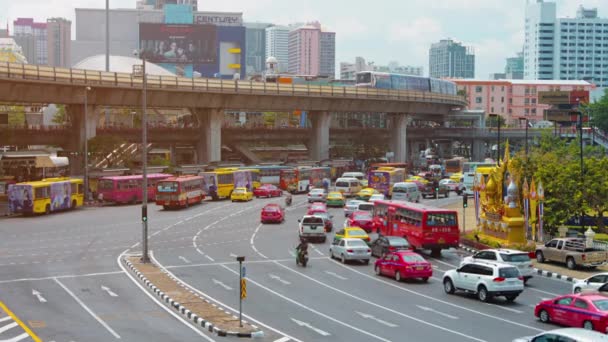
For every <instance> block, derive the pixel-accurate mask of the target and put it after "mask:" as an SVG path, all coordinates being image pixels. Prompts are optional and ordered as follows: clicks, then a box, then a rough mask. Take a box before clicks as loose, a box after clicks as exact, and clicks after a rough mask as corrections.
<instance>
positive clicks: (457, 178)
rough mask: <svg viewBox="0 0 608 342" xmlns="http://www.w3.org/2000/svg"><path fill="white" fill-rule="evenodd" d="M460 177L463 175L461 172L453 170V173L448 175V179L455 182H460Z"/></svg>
mask: <svg viewBox="0 0 608 342" xmlns="http://www.w3.org/2000/svg"><path fill="white" fill-rule="evenodd" d="M462 177H463V175H462V172H455V173H452V175H451V176H450V179H451V180H453V181H454V182H456V183H460V182H462Z"/></svg>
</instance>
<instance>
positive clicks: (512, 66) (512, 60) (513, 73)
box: [505, 52, 524, 80]
mask: <svg viewBox="0 0 608 342" xmlns="http://www.w3.org/2000/svg"><path fill="white" fill-rule="evenodd" d="M505 74H506V78H508V79H512V80H521V79H523V78H524V53H523V52H518V53H517V57H509V58H507V65H506V66H505Z"/></svg>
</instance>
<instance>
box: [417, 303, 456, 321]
mask: <svg viewBox="0 0 608 342" xmlns="http://www.w3.org/2000/svg"><path fill="white" fill-rule="evenodd" d="M416 306H417V307H418V308H419V309H420V310H424V311H429V312H433V313H436V314H438V315H439V316H443V317H447V318H449V319H458V316H453V315H449V314H446V313H444V312H441V311H437V310H435V309H433V308H429V307H426V306H422V305H416Z"/></svg>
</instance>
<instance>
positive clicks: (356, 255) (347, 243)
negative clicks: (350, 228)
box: [329, 238, 372, 265]
mask: <svg viewBox="0 0 608 342" xmlns="http://www.w3.org/2000/svg"><path fill="white" fill-rule="evenodd" d="M329 256H330V257H331V258H332V259H333V258H338V259H340V260H341V261H342V263H343V264H345V263H346V262H347V261H349V260H361V261H363V262H364V263H365V264H366V265H367V264H369V259H371V257H372V250H371V249H370V248H369V246H368V245H367V244H366V243H365V242H363V240H361V239H355V238H344V239H340V240H334V242H333V243H332V244H331V246H330V247H329Z"/></svg>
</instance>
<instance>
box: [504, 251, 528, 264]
mask: <svg viewBox="0 0 608 342" xmlns="http://www.w3.org/2000/svg"><path fill="white" fill-rule="evenodd" d="M500 256H501V257H502V260H504V261H506V262H529V261H530V257H529V256H528V254H526V253H517V254H504V253H500Z"/></svg>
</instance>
